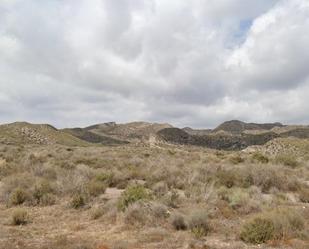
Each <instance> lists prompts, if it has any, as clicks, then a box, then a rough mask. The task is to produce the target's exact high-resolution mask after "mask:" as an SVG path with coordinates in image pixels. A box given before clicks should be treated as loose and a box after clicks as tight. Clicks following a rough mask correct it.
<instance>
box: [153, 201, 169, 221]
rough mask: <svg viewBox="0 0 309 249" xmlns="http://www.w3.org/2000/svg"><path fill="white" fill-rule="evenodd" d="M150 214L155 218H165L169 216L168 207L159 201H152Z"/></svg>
mask: <svg viewBox="0 0 309 249" xmlns="http://www.w3.org/2000/svg"><path fill="white" fill-rule="evenodd" d="M151 210H152V215H153V216H154V218H156V219H166V218H168V217H169V211H168V208H167V207H166V206H165V205H164V204H161V203H156V202H155V203H152V205H151Z"/></svg>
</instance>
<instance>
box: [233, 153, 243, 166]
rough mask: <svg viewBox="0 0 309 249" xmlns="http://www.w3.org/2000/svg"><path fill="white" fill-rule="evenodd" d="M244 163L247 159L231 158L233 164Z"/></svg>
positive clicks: (237, 156)
mask: <svg viewBox="0 0 309 249" xmlns="http://www.w3.org/2000/svg"><path fill="white" fill-rule="evenodd" d="M244 161H245V159H243V158H242V157H241V156H240V155H236V156H232V157H231V158H230V162H231V163H232V164H239V163H243V162H244Z"/></svg>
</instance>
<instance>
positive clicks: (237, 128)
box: [212, 120, 284, 134]
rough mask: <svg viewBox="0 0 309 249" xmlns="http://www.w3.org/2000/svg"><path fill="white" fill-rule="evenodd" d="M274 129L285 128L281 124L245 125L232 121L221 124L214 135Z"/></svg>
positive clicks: (214, 131) (213, 131)
mask: <svg viewBox="0 0 309 249" xmlns="http://www.w3.org/2000/svg"><path fill="white" fill-rule="evenodd" d="M274 127H284V125H283V124H281V123H266V124H257V123H245V122H242V121H239V120H231V121H227V122H224V123H222V124H220V125H219V126H218V127H217V128H215V129H214V130H212V133H216V132H218V131H225V132H228V133H231V134H241V133H243V132H245V131H252V130H256V131H269V130H271V129H273V128H274Z"/></svg>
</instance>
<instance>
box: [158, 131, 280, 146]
mask: <svg viewBox="0 0 309 249" xmlns="http://www.w3.org/2000/svg"><path fill="white" fill-rule="evenodd" d="M158 136H159V137H160V139H162V140H163V141H165V142H168V143H173V144H182V145H196V146H203V147H208V148H212V149H223V150H241V149H244V148H246V147H248V146H251V145H262V144H265V143H267V142H268V141H270V140H272V139H274V138H277V137H278V136H279V135H278V134H276V133H274V132H268V133H262V134H257V135H255V134H245V133H243V134H240V135H231V134H226V133H224V132H217V133H214V134H208V135H202V136H199V135H191V134H189V133H187V132H185V131H184V130H181V129H177V128H167V129H163V130H161V131H159V132H158Z"/></svg>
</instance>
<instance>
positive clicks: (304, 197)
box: [298, 186, 309, 203]
mask: <svg viewBox="0 0 309 249" xmlns="http://www.w3.org/2000/svg"><path fill="white" fill-rule="evenodd" d="M298 193H299V199H300V201H301V202H304V203H309V188H308V187H307V186H303V187H302V188H300V190H299V192H298Z"/></svg>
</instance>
